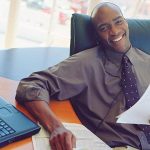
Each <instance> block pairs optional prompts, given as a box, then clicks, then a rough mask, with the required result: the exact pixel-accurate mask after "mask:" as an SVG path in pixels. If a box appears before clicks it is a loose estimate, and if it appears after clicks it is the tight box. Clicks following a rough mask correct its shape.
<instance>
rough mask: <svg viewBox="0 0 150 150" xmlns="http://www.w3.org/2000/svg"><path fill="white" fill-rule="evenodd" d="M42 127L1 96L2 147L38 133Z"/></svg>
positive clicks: (0, 138)
mask: <svg viewBox="0 0 150 150" xmlns="http://www.w3.org/2000/svg"><path fill="white" fill-rule="evenodd" d="M39 130H40V127H39V126H38V125H37V124H36V123H34V122H33V121H32V120H30V119H29V118H28V117H27V116H25V115H24V114H23V113H22V112H20V111H19V110H17V109H16V108H15V107H14V106H13V105H12V104H10V103H9V102H7V101H6V100H5V99H4V98H2V97H0V147H3V146H5V145H7V144H9V143H12V142H15V141H18V140H21V139H24V138H26V137H29V136H32V135H33V134H36V133H37V132H38V131H39Z"/></svg>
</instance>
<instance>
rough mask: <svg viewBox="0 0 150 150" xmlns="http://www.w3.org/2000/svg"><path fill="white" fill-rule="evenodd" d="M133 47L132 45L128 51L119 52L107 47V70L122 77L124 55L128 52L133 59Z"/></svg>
mask: <svg viewBox="0 0 150 150" xmlns="http://www.w3.org/2000/svg"><path fill="white" fill-rule="evenodd" d="M132 49H133V48H132V46H131V47H130V48H129V50H128V51H127V52H126V53H119V52H116V51H113V50H111V49H105V50H104V54H105V64H104V65H105V69H106V72H107V73H109V74H110V75H112V76H116V77H120V76H121V61H122V56H123V55H124V54H126V55H127V56H128V57H129V59H131V60H132V58H133V52H132Z"/></svg>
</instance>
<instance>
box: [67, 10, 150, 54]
mask: <svg viewBox="0 0 150 150" xmlns="http://www.w3.org/2000/svg"><path fill="white" fill-rule="evenodd" d="M127 21H128V24H129V32H130V41H131V43H132V46H133V47H137V48H139V49H141V50H142V51H144V52H146V53H147V54H150V20H142V19H127ZM94 31H95V30H94V28H93V26H92V23H91V21H90V16H88V15H83V14H77V13H75V14H73V15H72V18H71V42H70V55H73V54H75V53H78V52H80V51H83V50H85V49H88V48H92V47H94V46H96V45H97V40H96V36H95V34H96V32H94Z"/></svg>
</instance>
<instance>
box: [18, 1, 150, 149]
mask: <svg viewBox="0 0 150 150" xmlns="http://www.w3.org/2000/svg"><path fill="white" fill-rule="evenodd" d="M91 20H92V22H93V25H94V27H95V30H96V31H97V33H98V39H97V40H98V41H101V43H102V45H100V46H99V45H98V46H96V47H94V48H91V49H88V50H85V51H82V52H80V53H78V54H75V55H73V56H71V57H70V58H68V59H66V60H65V61H63V62H61V63H59V64H57V65H55V66H54V67H52V68H48V69H47V70H43V71H40V72H36V73H33V74H31V75H30V76H29V77H28V78H24V79H22V80H21V81H20V84H19V86H18V89H17V95H16V99H17V100H18V101H19V102H20V103H21V104H23V105H25V107H26V108H27V109H28V110H29V111H30V112H31V113H32V114H33V115H34V116H35V117H36V118H37V119H38V120H39V121H40V122H41V124H42V125H43V126H44V127H45V128H46V129H47V130H48V132H49V133H50V134H51V137H50V144H51V148H52V150H72V149H73V146H74V145H75V137H74V135H73V134H72V133H71V132H70V131H68V130H67V129H65V127H64V126H63V125H62V123H61V122H60V120H59V119H58V118H57V117H56V116H55V114H54V113H53V112H52V111H51V109H50V108H49V105H48V103H49V101H50V99H59V100H63V99H70V101H71V103H72V105H73V107H74V109H75V111H76V113H77V115H78V117H79V118H80V120H81V122H82V123H83V124H84V125H85V126H86V127H87V128H89V129H90V130H91V131H92V132H93V133H94V134H96V135H97V136H98V137H99V138H101V139H102V140H103V141H104V142H106V143H107V144H108V145H109V146H111V147H124V149H128V148H126V147H127V146H131V147H134V148H137V149H144V150H146V149H147V150H148V149H150V144H149V143H150V136H149V135H150V130H149V127H148V126H138V125H129V124H117V123H116V116H118V115H119V114H120V113H122V112H123V111H125V110H127V109H128V108H129V107H131V106H132V105H134V104H135V103H136V102H137V101H138V100H139V98H140V97H141V96H142V94H143V93H144V92H145V90H146V88H147V87H148V85H149V84H150V76H149V74H150V69H149V66H150V56H149V55H148V54H145V53H144V52H142V51H140V50H139V49H137V48H134V47H132V45H131V43H130V41H129V29H128V24H127V22H126V20H125V18H124V17H123V15H122V12H121V10H120V8H119V7H118V6H116V5H115V4H112V3H101V4H99V5H97V6H96V7H95V9H94V10H93V13H92V15H91ZM93 32H94V31H93ZM143 66H144V67H143ZM145 131H146V132H145Z"/></svg>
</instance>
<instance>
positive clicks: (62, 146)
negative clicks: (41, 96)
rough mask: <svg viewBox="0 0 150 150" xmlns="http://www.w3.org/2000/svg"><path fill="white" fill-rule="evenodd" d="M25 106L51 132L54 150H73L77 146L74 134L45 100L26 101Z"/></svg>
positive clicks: (51, 142)
mask: <svg viewBox="0 0 150 150" xmlns="http://www.w3.org/2000/svg"><path fill="white" fill-rule="evenodd" d="M24 106H25V107H26V108H27V109H28V110H29V111H30V112H31V113H32V114H33V116H34V117H36V118H37V119H38V120H39V122H40V123H41V124H42V125H43V127H44V128H45V129H46V130H47V131H48V132H49V133H50V134H51V137H50V144H51V148H52V150H72V148H73V147H75V137H74V135H73V134H72V133H71V132H70V131H69V130H67V129H66V128H65V127H64V126H63V124H62V123H61V121H60V120H59V119H58V118H57V117H56V115H55V114H54V113H53V112H52V111H51V109H50V108H49V105H48V104H47V103H46V102H45V101H39V100H38V101H30V102H25V103H24Z"/></svg>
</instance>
